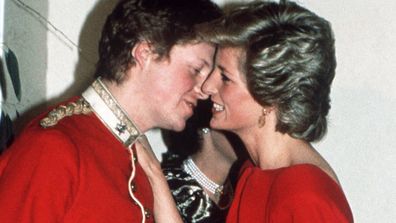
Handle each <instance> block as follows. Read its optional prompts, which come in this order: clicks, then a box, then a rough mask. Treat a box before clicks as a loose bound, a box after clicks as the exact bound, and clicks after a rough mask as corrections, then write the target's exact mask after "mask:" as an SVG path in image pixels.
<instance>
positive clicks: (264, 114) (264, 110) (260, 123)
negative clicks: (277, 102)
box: [258, 108, 268, 128]
mask: <svg viewBox="0 0 396 223" xmlns="http://www.w3.org/2000/svg"><path fill="white" fill-rule="evenodd" d="M267 114H268V112H267V109H265V108H263V111H262V114H261V115H260V117H259V120H258V126H259V128H262V127H263V126H264V125H265V116H266V115H267Z"/></svg>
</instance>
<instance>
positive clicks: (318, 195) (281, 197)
mask: <svg viewBox="0 0 396 223" xmlns="http://www.w3.org/2000/svg"><path fill="white" fill-rule="evenodd" d="M277 172H278V173H277V174H276V177H275V178H274V181H273V184H272V188H271V195H270V196H271V202H272V204H273V206H272V207H273V208H274V210H276V209H278V210H284V209H285V208H286V209H288V210H292V212H293V213H294V214H302V215H308V216H309V215H311V216H316V215H318V217H320V216H321V217H325V218H331V217H333V216H335V217H337V219H338V218H340V219H352V213H351V210H350V207H349V204H348V201H347V199H346V197H345V194H344V192H343V191H342V188H341V187H340V185H339V184H338V183H337V182H336V181H334V180H333V179H332V178H331V177H330V176H329V175H328V174H327V173H326V172H324V171H323V170H322V169H321V168H319V167H317V166H315V165H312V164H299V165H294V166H291V167H286V168H281V169H278V170H277ZM326 216H327V217H326ZM340 222H345V221H340ZM347 222H350V221H347Z"/></svg>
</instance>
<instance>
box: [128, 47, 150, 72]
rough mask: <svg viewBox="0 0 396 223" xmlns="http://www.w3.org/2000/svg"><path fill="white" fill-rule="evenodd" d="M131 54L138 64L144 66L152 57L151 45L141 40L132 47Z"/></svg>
mask: <svg viewBox="0 0 396 223" xmlns="http://www.w3.org/2000/svg"><path fill="white" fill-rule="evenodd" d="M131 54H132V57H133V58H134V59H135V62H136V65H137V66H140V67H141V68H143V67H145V66H146V64H147V62H148V61H149V59H150V57H151V54H152V52H151V45H150V44H149V43H148V42H147V41H139V42H137V43H136V44H135V46H134V47H133V48H132V51H131Z"/></svg>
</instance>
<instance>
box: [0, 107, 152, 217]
mask: <svg viewBox="0 0 396 223" xmlns="http://www.w3.org/2000/svg"><path fill="white" fill-rule="evenodd" d="M40 119H41V117H39V118H37V119H36V120H34V121H33V122H31V123H30V125H29V126H28V127H27V128H26V129H25V130H24V132H23V133H22V134H21V136H20V137H19V138H18V139H17V140H16V141H15V142H14V144H13V145H12V146H11V147H10V148H8V149H7V150H6V151H5V152H4V153H3V154H2V155H1V156H0V222H2V223H15V222H37V223H45V222H65V223H76V222H83V223H90V222H95V223H98V222H99V223H100V222H106V223H108V222H117V223H123V222H125V223H135V222H139V223H140V222H141V219H142V214H141V209H140V208H139V207H138V206H137V205H136V204H135V203H134V202H133V201H132V199H131V197H130V196H129V193H128V178H129V176H130V174H131V169H132V168H131V158H130V154H129V152H128V151H127V149H126V148H125V146H123V145H122V143H121V142H120V141H118V140H117V139H116V138H115V137H114V136H113V134H112V133H111V132H110V131H109V130H108V129H107V128H106V127H105V126H104V124H103V123H102V122H101V121H100V120H99V119H98V118H97V116H96V115H95V114H94V113H90V114H88V115H73V116H70V117H65V118H63V119H62V120H60V121H59V123H58V124H57V125H55V126H53V127H51V128H47V129H44V128H42V127H41V126H40V125H39V123H38V121H39V120H40ZM134 184H135V185H136V187H135V189H134V190H135V192H134V194H135V196H136V197H137V198H138V199H139V200H140V201H141V203H142V204H143V206H144V207H145V208H147V209H148V210H150V211H151V210H152V208H153V195H152V191H151V187H150V184H149V182H148V180H147V178H146V176H145V174H144V173H143V170H142V169H141V167H140V166H139V165H138V163H136V176H135V178H134ZM146 222H153V217H152V216H151V217H149V218H148V219H146Z"/></svg>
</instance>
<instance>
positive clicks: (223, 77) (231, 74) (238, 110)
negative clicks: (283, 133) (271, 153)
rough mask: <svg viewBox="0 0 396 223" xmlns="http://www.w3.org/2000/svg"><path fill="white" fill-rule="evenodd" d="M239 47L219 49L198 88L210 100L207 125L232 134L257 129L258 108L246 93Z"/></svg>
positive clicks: (259, 113)
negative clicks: (209, 118) (205, 77)
mask: <svg viewBox="0 0 396 223" xmlns="http://www.w3.org/2000/svg"><path fill="white" fill-rule="evenodd" d="M244 57H245V53H244V51H243V50H242V49H241V48H235V47H224V48H219V51H218V53H217V55H216V66H215V70H214V71H213V72H212V74H211V75H210V76H209V77H208V79H207V80H206V81H205V83H204V84H203V86H202V90H203V92H204V93H206V94H209V95H210V96H211V100H212V101H213V108H212V113H213V116H212V119H211V121H210V126H211V127H212V128H214V129H225V130H230V131H233V132H238V131H242V130H246V129H249V128H252V127H257V125H258V119H259V117H260V115H261V111H262V107H261V106H260V104H258V103H257V102H256V101H255V100H254V99H253V97H252V96H251V94H250V93H249V91H248V88H247V84H246V79H245V74H243V73H242V71H241V66H240V64H241V61H243V60H244V59H245V58H244Z"/></svg>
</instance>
